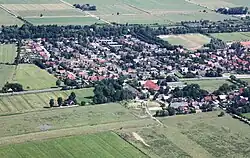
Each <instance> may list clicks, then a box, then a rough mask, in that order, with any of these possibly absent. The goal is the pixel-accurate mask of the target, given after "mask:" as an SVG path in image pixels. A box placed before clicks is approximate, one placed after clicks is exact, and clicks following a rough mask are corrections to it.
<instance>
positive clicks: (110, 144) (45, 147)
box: [0, 132, 147, 158]
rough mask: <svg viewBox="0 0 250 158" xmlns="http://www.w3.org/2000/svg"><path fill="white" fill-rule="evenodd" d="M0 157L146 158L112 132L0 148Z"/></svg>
mask: <svg viewBox="0 0 250 158" xmlns="http://www.w3.org/2000/svg"><path fill="white" fill-rule="evenodd" d="M0 157H1V158H10V157H13V158H14V157H15V158H17V157H23V158H37V157H46V158H82V157H86V158H96V157H102V158H111V157H117V158H128V157H129V158H143V157H147V156H146V155H144V154H143V153H141V152H140V151H139V150H137V149H136V148H135V147H133V146H132V145H130V144H129V143H127V142H126V141H124V140H123V139H121V138H120V137H119V136H117V135H116V134H115V133H111V132H104V133H98V134H88V135H83V136H74V137H65V138H58V139H52V140H47V141H36V142H28V143H23V144H15V145H9V146H3V147H0Z"/></svg>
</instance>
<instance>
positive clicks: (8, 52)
mask: <svg viewBox="0 0 250 158" xmlns="http://www.w3.org/2000/svg"><path fill="white" fill-rule="evenodd" d="M16 54H17V53H16V47H15V45H13V44H5V45H0V63H13V62H14V60H15V57H16Z"/></svg>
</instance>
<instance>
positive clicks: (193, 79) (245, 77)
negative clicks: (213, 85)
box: [179, 74, 250, 81]
mask: <svg viewBox="0 0 250 158" xmlns="http://www.w3.org/2000/svg"><path fill="white" fill-rule="evenodd" d="M234 76H235V77H236V78H238V79H243V78H244V79H247V78H250V75H248V74H246V75H234ZM229 77H230V76H223V77H200V78H181V79H179V80H180V81H197V80H226V79H229Z"/></svg>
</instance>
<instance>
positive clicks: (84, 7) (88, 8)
mask: <svg viewBox="0 0 250 158" xmlns="http://www.w3.org/2000/svg"><path fill="white" fill-rule="evenodd" d="M73 6H74V7H75V8H78V9H81V10H83V11H95V10H96V6H95V5H91V4H74V5H73Z"/></svg>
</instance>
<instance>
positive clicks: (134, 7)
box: [124, 3, 151, 15]
mask: <svg viewBox="0 0 250 158" xmlns="http://www.w3.org/2000/svg"><path fill="white" fill-rule="evenodd" d="M124 4H126V5H127V6H129V7H130V8H133V9H136V10H139V11H141V12H144V13H146V14H149V15H151V12H149V11H146V10H144V9H141V8H138V7H136V6H133V5H131V4H127V3H124Z"/></svg>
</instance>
